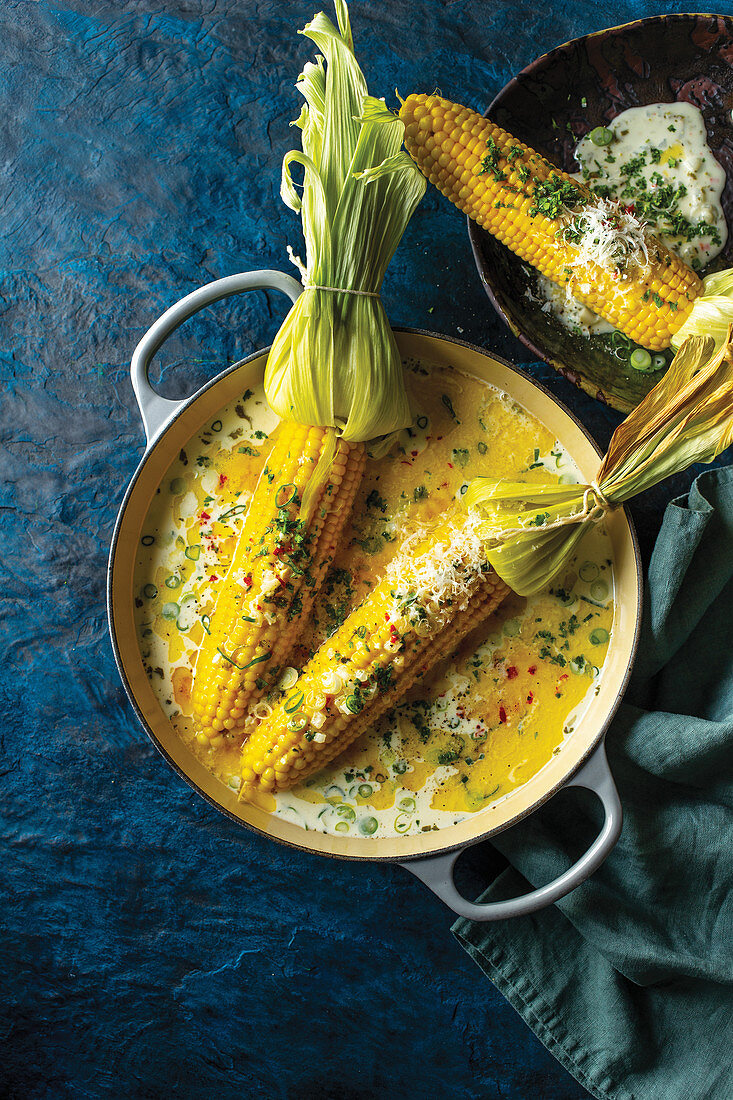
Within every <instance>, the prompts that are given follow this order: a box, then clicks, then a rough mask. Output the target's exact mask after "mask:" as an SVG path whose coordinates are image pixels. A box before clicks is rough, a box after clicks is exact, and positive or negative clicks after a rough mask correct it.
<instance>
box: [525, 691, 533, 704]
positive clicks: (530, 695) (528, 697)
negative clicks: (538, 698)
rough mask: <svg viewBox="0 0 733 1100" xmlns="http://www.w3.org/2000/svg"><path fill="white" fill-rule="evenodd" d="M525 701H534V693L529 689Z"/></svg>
mask: <svg viewBox="0 0 733 1100" xmlns="http://www.w3.org/2000/svg"><path fill="white" fill-rule="evenodd" d="M527 702H528V703H533V702H534V694H533V693H532V692H531V691H530V693H529V695H528V696H527Z"/></svg>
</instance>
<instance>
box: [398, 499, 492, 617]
mask: <svg viewBox="0 0 733 1100" xmlns="http://www.w3.org/2000/svg"><path fill="white" fill-rule="evenodd" d="M483 522H484V521H483V519H482V517H481V516H480V514H479V513H478V512H469V513H468V514H467V515H466V516H465V517H461V518H460V520H458V519H457V520H456V521H454V523H452V524H451V526H450V528H449V529H448V531H447V532H446V537H445V539H443V540H441V541H440V542H438V543H437V544H431V545H430V546H429V548H428V550H427V551H423V552H422V553H420V552H419V548H420V544H421V543H423V542H424V541H425V531H424V530H417V531H414V532H413V533H412V534H411V535H408V536H407V538H406V540H405V542H404V544H403V546H402V548H401V550H400V553H399V554H398V555H397V556H396V557H395V558H393V560H392V561H391V562H390V564H389V565H388V567H387V573H386V576H387V578H388V579H389V581H390V582H392V583H393V584H394V588H393V590H392V591H393V594H394V598H395V600H396V602H397V604H398V608H399V611H400V613H401V615H402V616H404V618H406V619H407V621H408V622H409V624H410V626H412V627H413V628H414V629H415V631H416V632H417V633H418V634H425V635H427V634H433V633H435V632H437V631H439V630H442V628H443V627H444V626H446V625H447V623H448V622H450V620H451V619H452V618H453V617H454V616H455V615H456V613H457V612H459V611H465V609H466V608H467V607H468V603H469V600H470V598H471V596H472V595H473V594H474V593H475V592H476V589H477V588H478V586H479V584H480V583H481V580H482V578H483V576H484V574H485V572H486V571H487V570H488V568H489V566H488V560H487V557H486V550H485V545H484V540H483V538H482V537H481V535H480V533H479V531H480V529H481V528H482V527H483Z"/></svg>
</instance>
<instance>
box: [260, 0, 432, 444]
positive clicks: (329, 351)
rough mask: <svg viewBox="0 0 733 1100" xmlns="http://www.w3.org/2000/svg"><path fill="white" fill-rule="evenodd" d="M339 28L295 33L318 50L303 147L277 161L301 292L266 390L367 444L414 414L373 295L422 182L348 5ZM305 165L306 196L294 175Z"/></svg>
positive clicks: (301, 122) (290, 413) (321, 22)
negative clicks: (296, 243) (298, 231)
mask: <svg viewBox="0 0 733 1100" xmlns="http://www.w3.org/2000/svg"><path fill="white" fill-rule="evenodd" d="M335 6H336V12H337V16H338V24H339V30H337V29H336V27H334V25H333V23H332V22H331V21H330V20H329V19H328V18H327V16H326V15H324V14H323V12H321V13H319V14H318V15H316V16H315V18H314V19H313V20H312V21H311V22H310V23H309V24H308V25H307V26H306V27H305V28H304V30H303V31H302V32H301V33H302V34H304V35H306V36H307V37H308V38H310V39H312V41H313V42H315V44H316V45H317V47H318V48H319V50H320V51H321V54H322V56H318V57H317V59H316V62H315V64H310V63H309V64H307V65H306V66H305V68H304V70H303V73H302V75H301V76H300V78H299V80H298V83H297V85H296V87H297V88H298V90H299V91H300V92H301V93H302V94H303V96H304V98H305V100H306V105H305V106H304V107H303V110H302V112H301V115H300V118H299V119H298V120H297V123H296V124H295V125H297V126H299V127H300V129H301V131H302V146H303V151H302V152H297V151H293V152H290V153H288V154H287V156H286V157H285V159H284V161H283V175H282V187H281V194H282V197H283V200H284V202H285V203H286V204H287V205H288V206H290V207H291V208H292V209H293V210H295V211H296V212H299V213H300V215H301V219H302V225H303V235H304V237H305V243H306V264H305V266H303V265H302V263H301V262H300V261H299V260H295V262H296V263H297V264H298V266H299V267H300V269H301V274H302V277H303V284H304V286H306V287H311V286H314V285H315V286H317V287H335V288H339V289H346V290H358V291H362V292H364V293H362V294H353V293H339V292H337V291H334V290H320V289H306V290H305V291H304V292H303V294H301V296H300V298H299V299H298V301H297V302H296V303H295V305H294V306H293V307H292V309H291V310H290V312H289V314H288V316H287V317H286V319H285V321H284V323H283V325H282V327H281V329H280V331H279V332H278V334H277V336H276V337H275V341H274V343H273V345H272V349H271V351H270V355H269V358H268V361H267V368H266V372H265V393H266V395H267V399H268V401H269V403H270V405H271V407H272V408H273V409H274V411H275V412H276V413H278V415H279V416H280V417H282V418H283V419H286V420H295V421H297V422H298V423H301V424H316V425H320V426H324V427H327V426H331V427H334V428H336V429H338V430H339V431H340V434H341V435H342V436H343V438H344V439H345V440H349V441H353V442H356V441H362V440H363V441H366V440H370V439H373V438H375V437H376V436H382V435H386V434H388V433H391V432H394V431H397V430H399V429H400V428H404V427H406V426H407V425H408V424H409V423H410V420H411V415H410V408H409V402H408V398H407V393H406V391H405V386H404V378H403V371H402V365H401V362H400V356H399V352H398V350H397V345H396V343H395V339H394V336H393V334H392V330H391V328H390V326H389V322H388V321H387V317H386V314H385V312H384V307H383V306H382V302H381V299H380V298H379V297H378V294H379V290H380V287H381V285H382V279H383V277H384V273H385V271H386V268H387V265H388V264H389V261H390V260H391V258H392V256H393V254H394V251H395V249H396V248H397V245H398V244H399V241H400V238H401V237H402V234H403V232H404V230H405V227H406V225H407V223H408V221H409V220H410V216H411V215H412V212H413V211H414V209H415V207H416V206H417V204H418V203H419V201H420V199H421V198H422V196H423V194H424V193H425V188H426V181H425V178H424V177H423V175H422V173H421V172H420V171H419V169H418V168H417V166H416V165H415V164H414V162H413V161H412V159H411V158H410V157H409V156H408V155H407V153H405V152H404V151H401V146H402V138H403V135H404V124H403V123H402V122H401V120H400V119H399V118H397V116H396V115H394V114H392V113H391V112H390V111H388V110H387V108H386V107H385V105H384V102H383V101H381V100H377V99H374V98H372V97H371V96H369V95H368V92H367V86H366V81H365V80H364V76H363V74H362V72H361V69H360V68H359V65H358V63H357V61H356V58H355V56H354V52H353V42H352V37H351V27H350V25H349V15H348V9H347V6H346V4H345V3H344V2H343V0H336V5H335ZM293 164H299V165H301V166H302V168H303V170H304V178H303V187H302V195H301V194H300V193H299V190H298V188H297V187H296V185H295V184H294V183H293V180H292V178H291V175H290V169H291V165H293Z"/></svg>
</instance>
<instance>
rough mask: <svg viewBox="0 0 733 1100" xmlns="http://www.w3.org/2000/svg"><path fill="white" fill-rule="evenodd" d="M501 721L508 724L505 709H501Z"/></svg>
mask: <svg viewBox="0 0 733 1100" xmlns="http://www.w3.org/2000/svg"><path fill="white" fill-rule="evenodd" d="M499 721H500V722H506V711H505V710H504V708H503V707H499Z"/></svg>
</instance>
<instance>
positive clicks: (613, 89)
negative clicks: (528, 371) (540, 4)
mask: <svg viewBox="0 0 733 1100" xmlns="http://www.w3.org/2000/svg"><path fill="white" fill-rule="evenodd" d="M673 102H680V103H691V104H693V106H695V107H697V108H699V110H700V111H702V115H703V118H704V120H705V126H706V128H707V133H708V143H709V145H710V148H711V149H712V151H713V154H714V155H715V157H716V158H717V160H718V161H719V162H720V164H721V165H722V166H723V168H724V169H725V171H726V175H727V177H728V180H727V184H726V187H725V190H724V192H723V197H722V205H723V210H724V212H725V216H726V219H727V221H728V225H729V227H733V124H732V122H731V109H732V108H733V17H731V16H725V15H667V16H659V17H656V18H652V19H641V20H639V21H637V22H635V23H627V24H626V25H625V26H621V27H612V28H610V29H609V30H604V31H599V32H598V33H597V34H589V35H586V36H585V37H584V38H576V39H574V40H573V41H572V42H566V43H565V45H563V46H558V47H557V49H555V50H552V51H551V53H548V54H545V55H544V56H543V57H539V58H537V60H536V61H533V62H532V63H531V65H528V66H527V68H526V69H523V70H522V72H521V73H519V74H518V76H516V77H514V79H513V80H511V81H510V82H509V83H508V84H507V85H506V87H504V88H503V89H502V90H501V91H500V92H499V94H498V95H497V97H496V99H494V101H493V103H492V104H491V106H490V107H489V109H488V111H487V112H486V114H487V117H489V118H491V119H492V120H493V121H494V122H497V123H498V124H499V125H500V126H502V127H503V128H504V129H506V130H508V131H509V132H510V133H512V134H514V136H515V137H517V138H519V139H520V140H521V141H524V142H526V143H527V144H528V145H530V146H532V147H533V148H535V149H537V150H538V151H539V152H541V153H544V154H545V155H546V156H547V157H548V158H549V159H550V160H551V161H552V162H553V163H554V164H557V165H558V167H560V168H563V169H564V170H565V171H568V172H573V171H577V168H578V165H577V163H576V161H575V157H574V156H573V152H574V149H575V147H576V145H577V143H578V141H579V140H580V139H581V138H582V137H583V136H584V135H585V134H586V133H588V131H590V130H592V129H594V127H596V126H601V125H604V124H606V123H608V122H610V121H611V120H612V119H614V118H615V117H616V115H618V114H620V113H621V111H625V110H626V109H627V108H628V107H640V106H644V105H646V104H649V103H673ZM468 232H469V237H470V240H471V246H472V248H473V254H474V257H475V259H476V265H477V267H478V270H479V274H480V275H481V280H482V282H483V285H484V287H485V289H486V292H487V294H488V295H489V298H490V299H491V301H492V302H493V304H494V306H495V307H496V309H497V311H498V312H499V313H500V315H501V316H502V317H503V318H504V320H505V321H506V323H507V324H508V325H509V328H510V329H511V330H512V332H513V333H514V334H515V335H516V336H518V337H519V339H520V340H521V341H522V343H523V344H525V345H526V347H528V348H529V349H530V351H532V352H533V353H534V354H535V355H537V356H538V357H539V358H540V359H544V360H545V361H546V362H547V363H549V364H550V365H551V366H553V367H555V369H556V370H558V371H559V372H560V373H561V374H563V375H564V376H565V377H566V378H568V379H569V380H570V381H571V382H574V383H575V384H576V385H578V386H580V387H581V388H582V389H583V390H585V391H586V393H589V394H591V396H593V397H597V398H599V400H601V401H605V402H607V403H608V404H609V405H612V406H613V407H614V408H616V409H620V410H621V411H623V412H629V411H630V410H631V409H633V408H634V407H635V406H636V405H638V403H639V401H641V399H642V398H643V397H644V396H645V395H646V394H647V393H648V392H649V390H650V389H651V388H652V386H654V385H655V383H656V382H657V381H658V380H659V377H660V376H659V374H642V373H640V372H639V371H635V370H633V369H632V368H630V367H629V366H628V364H626V363H624V362H623V361H621V360H619V359H617V358H616V357H615V356H614V355H613V353H612V351H611V349H610V348H609V347H608V346H607V344H606V343H605V342H603V341H601V340H599V339H598V338H595V339H590V340H589V339H587V338H585V337H583V336H580V335H576V334H574V333H572V332H570V331H568V330H567V329H566V328H564V327H563V326H562V325H561V324H560V322H559V321H558V320H557V319H556V318H555V317H554V316H552V315H551V314H549V313H543V312H542V309H541V305H542V302H541V301H540V302H536V301H532V300H531V299H530V298H529V297H527V296H526V293H525V292H526V290H527V287H528V285H530V286H531V285H533V279H534V276H532V275H530V276H529V277H528V276H527V273H526V270H527V265H526V264H523V263H522V261H521V260H520V259H519V258H518V257H517V256H515V255H514V254H513V253H511V252H510V251H509V250H508V249H507V248H505V247H504V245H502V244H500V243H499V242H498V241H497V240H495V238H494V237H492V236H490V234H488V233H486V232H485V230H483V229H481V228H480V227H479V226H478V225H476V223H475V222H472V221H469V223H468ZM731 266H733V232H732V233H731V235H730V236H729V237H728V242H727V244H726V246H725V248H724V250H723V251H722V252H721V254H720V255H719V256H718V257H717V259H716V260H715V261H714V262H713V263H712V264H711V265H710V267H709V268H707V269H706V272H707V271H714V270H719V269H720V268H723V267H731Z"/></svg>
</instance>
